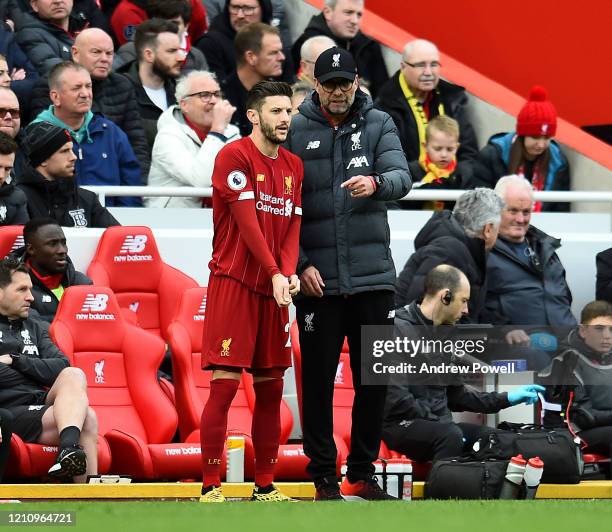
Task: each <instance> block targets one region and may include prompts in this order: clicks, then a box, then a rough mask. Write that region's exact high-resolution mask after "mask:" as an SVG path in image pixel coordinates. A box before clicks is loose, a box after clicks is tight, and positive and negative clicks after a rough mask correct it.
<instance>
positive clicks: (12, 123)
mask: <svg viewBox="0 0 612 532" xmlns="http://www.w3.org/2000/svg"><path fill="white" fill-rule="evenodd" d="M20 129H21V113H20V111H19V100H18V99H17V96H16V95H15V93H14V92H13V91H12V90H11V89H7V88H6V87H0V131H2V132H3V133H6V134H7V135H8V136H9V137H11V138H12V139H13V140H14V141H15V142H17V144H19V142H20V140H21V137H22V136H23V135H20V134H19V131H20ZM23 160H24V156H23V153H22V152H21V150H20V149H19V150H17V153H16V154H15V162H14V163H13V170H12V172H11V174H12V176H19V174H20V172H21V167H22V165H23Z"/></svg>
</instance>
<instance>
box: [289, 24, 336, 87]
mask: <svg viewBox="0 0 612 532" xmlns="http://www.w3.org/2000/svg"><path fill="white" fill-rule="evenodd" d="M334 46H336V43H335V42H334V40H333V39H332V38H331V37H328V36H327V35H316V36H314V37H310V39H306V40H305V41H304V44H302V47H301V48H300V73H299V75H298V78H299V80H300V81H303V82H305V83H308V84H310V85H311V87H313V88H314V66H315V63H316V61H317V59H318V58H319V56H320V55H321V54H322V53H323V52H324V51H325V50H328V49H329V48H333V47H334Z"/></svg>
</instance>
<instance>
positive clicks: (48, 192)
mask: <svg viewBox="0 0 612 532" xmlns="http://www.w3.org/2000/svg"><path fill="white" fill-rule="evenodd" d="M23 150H24V152H25V153H26V157H27V159H28V162H29V165H27V166H26V170H25V172H24V173H23V174H22V175H21V176H20V178H19V184H18V187H19V188H20V189H21V190H23V191H24V192H25V195H26V197H27V198H28V213H29V214H30V218H40V217H47V216H49V217H51V218H53V219H54V220H56V221H57V223H59V224H60V225H62V226H64V227H110V226H113V225H120V224H119V222H118V221H117V220H115V218H114V217H113V215H112V214H111V213H110V212H108V211H107V210H106V209H105V208H104V207H102V205H100V202H99V201H98V197H97V196H96V194H94V193H93V192H91V191H89V190H86V189H84V188H81V187H78V186H77V185H76V182H75V181H74V163H75V161H76V155H75V154H74V152H73V151H72V137H71V136H70V133H69V132H68V131H67V130H65V129H62V128H60V127H57V126H55V125H53V124H50V123H48V122H36V123H34V124H30V125H29V126H28V127H27V129H26V135H25V138H24V140H23Z"/></svg>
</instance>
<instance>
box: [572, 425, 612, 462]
mask: <svg viewBox="0 0 612 532" xmlns="http://www.w3.org/2000/svg"><path fill="white" fill-rule="evenodd" d="M578 436H580V437H581V438H582V439H583V440H584V441H585V442H587V447H586V448H585V450H584V451H585V452H586V453H596V454H603V455H604V456H610V454H611V453H612V426H609V425H606V426H603V427H595V428H593V429H586V430H581V431H580V432H579V433H578Z"/></svg>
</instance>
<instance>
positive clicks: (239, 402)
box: [168, 287, 307, 480]
mask: <svg viewBox="0 0 612 532" xmlns="http://www.w3.org/2000/svg"><path fill="white" fill-rule="evenodd" d="M205 313H206V288H204V287H198V288H191V289H188V290H186V291H185V292H184V293H183V295H182V297H181V300H180V303H179V307H178V312H177V313H176V315H175V317H174V319H173V320H172V322H171V324H170V326H169V327H168V341H169V345H170V350H171V352H172V365H173V374H174V375H173V378H174V385H175V398H176V406H177V411H178V413H179V430H180V434H181V439H182V441H186V442H199V441H200V418H201V413H202V410H203V408H204V404H205V403H206V400H207V399H208V395H209V393H210V378H211V376H212V372H210V371H203V370H202V369H201V356H202V355H201V349H202V330H203V326H204V319H205ZM254 406H255V393H254V391H253V380H252V377H251V376H250V375H249V374H247V373H244V374H243V377H242V379H241V381H240V385H239V388H238V391H237V392H236V396H235V397H234V400H233V402H232V406H231V408H230V410H229V415H228V424H227V428H228V434H240V435H243V436H244V437H245V444H246V449H245V478H249V479H252V478H253V475H254V465H253V459H254V451H253V444H252V440H251V436H250V434H251V423H252V419H253V414H252V413H253V410H254ZM292 427H293V417H292V415H291V411H290V410H289V407H288V406H287V404H286V403H285V402H284V401H283V402H282V403H281V437H280V441H281V447H280V448H279V459H278V464H277V468H276V478H277V479H279V480H280V479H284V480H298V479H305V478H306V473H305V470H304V468H305V466H306V462H307V460H306V457H305V455H304V452H303V450H302V446H301V445H297V444H287V440H288V438H289V435H290V434H291V429H292ZM224 455H225V453H224ZM221 471H222V472H223V474H224V473H225V465H224V462H223V463H222V465H221Z"/></svg>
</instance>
